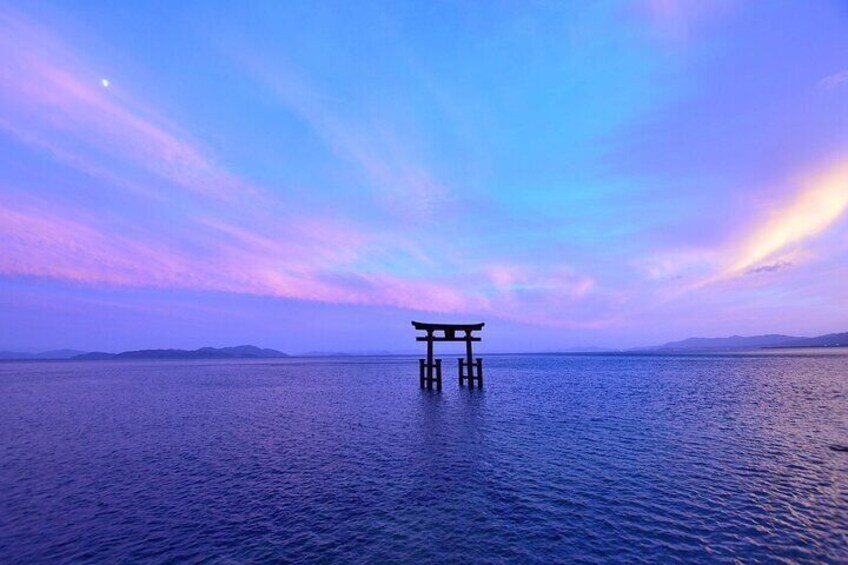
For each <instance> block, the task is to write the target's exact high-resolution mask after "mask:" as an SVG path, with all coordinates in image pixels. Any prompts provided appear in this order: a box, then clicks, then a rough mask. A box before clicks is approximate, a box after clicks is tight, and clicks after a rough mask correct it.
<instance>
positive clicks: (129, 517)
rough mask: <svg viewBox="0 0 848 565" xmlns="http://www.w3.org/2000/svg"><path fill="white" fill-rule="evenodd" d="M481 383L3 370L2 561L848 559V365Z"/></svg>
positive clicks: (240, 372) (409, 366) (613, 369)
mask: <svg viewBox="0 0 848 565" xmlns="http://www.w3.org/2000/svg"><path fill="white" fill-rule="evenodd" d="M446 363H447V361H446ZM449 367H450V368H451V369H453V366H452V365H449ZM486 369H487V373H486V387H485V389H483V390H467V389H459V387H458V385H457V383H456V382H455V379H454V378H453V377H451V378H446V383H445V387H444V389H443V391H442V392H441V393H437V392H431V391H426V390H423V391H422V390H420V389H419V388H418V382H417V381H418V379H417V365H416V362H415V361H414V360H412V359H399V358H393V359H353V360H297V359H291V360H283V361H279V360H274V361H255V362H254V361H238V362H237V361H232V362H228V361H209V362H204V361H176V362H158V361H147V362H142V361H139V362H117V361H102V362H28V363H2V364H0V562H3V563H29V562H68V561H72V562H108V563H114V562H138V561H150V562H166V561H167V562H193V561H211V562H224V563H238V562H252V561H297V562H312V561H320V562H344V563H347V562H360V563H375V562H389V561H395V562H396V561H399V560H405V561H410V560H411V561H422V562H446V561H453V562H457V561H463V562H467V561H476V562H520V563H534V562H535V563H550V562H554V561H570V562H621V563H637V562H654V563H669V562H731V561H733V560H735V559H738V560H740V561H742V562H751V563H753V562H764V563H765V562H828V563H848V452H842V451H838V450H836V449H833V447H834V446H848V356H844V355H829V356H809V355H807V356H803V355H802V356H785V355H766V356H720V357H695V356H690V357H683V356H681V357H626V356H526V357H517V356H516V357H509V356H504V357H494V356H492V357H489V358H488V359H487V360H486ZM446 372H447V374H448V375H452V374H453V370H448V371H446ZM210 558H211V559H210Z"/></svg>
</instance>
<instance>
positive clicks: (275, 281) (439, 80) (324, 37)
mask: <svg viewBox="0 0 848 565" xmlns="http://www.w3.org/2000/svg"><path fill="white" fill-rule="evenodd" d="M846 211H848V3H846V2H844V1H836V0H810V1H804V2H794V1H779V0H775V1H764V2H749V1H743V0H739V1H732V0H703V1H695V0H679V1H675V0H634V1H630V2H628V1H611V2H604V1H602V0H601V1H592V2H588V1H587V2H582V1H576V0H575V1H570V2H548V1H545V2H528V1H515V2H513V1H508V0H504V1H497V2H471V1H469V2H462V1H438V0H428V1H421V2H414V1H402V2H389V1H386V2H370V1H362V2H330V1H327V2H314V1H305V2H298V1H289V2H276V1H271V0H269V1H265V2H263V1H256V2H214V1H213V2H208V1H192V0H187V1H185V2H157V1H151V2H109V1H95V0H82V1H80V0H76V1H73V2H55V1H50V0H45V1H43V2H37V3H30V2H4V1H3V0H0V349H3V350H16V351H21V350H24V351H38V350H44V349H52V348H59V347H62V348H64V347H69V348H76V349H83V350H100V351H121V350H126V349H138V348H153V347H184V348H194V347H200V346H205V345H213V346H226V345H236V344H242V343H252V344H256V345H261V346H265V347H275V348H278V349H281V350H283V351H287V352H293V353H297V352H307V351H374V350H385V351H414V350H415V349H416V344H415V343H414V331H413V329H412V327H411V326H410V324H409V322H410V320H413V319H414V320H421V321H452V322H477V321H485V322H486V328H485V330H484V332H483V337H484V340H483V343H482V344H481V346H482V347H481V349H482V350H483V351H484V352H485V351H490V352H509V351H555V350H561V349H566V348H572V347H591V346H595V347H613V348H626V347H636V346H643V345H652V344H657V343H663V342H666V341H670V340H676V339H682V338H686V337H689V336H703V337H712V336H724V335H733V334H742V335H753V334H762V333H786V334H791V335H819V334H824V333H831V332H838V331H848V283H846V281H848V237H846V236H848V217H846V216H848V213H846Z"/></svg>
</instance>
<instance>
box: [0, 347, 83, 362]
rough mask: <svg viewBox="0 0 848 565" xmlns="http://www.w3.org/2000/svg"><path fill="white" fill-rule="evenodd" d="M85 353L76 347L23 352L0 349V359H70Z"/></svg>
mask: <svg viewBox="0 0 848 565" xmlns="http://www.w3.org/2000/svg"><path fill="white" fill-rule="evenodd" d="M82 353H85V352H84V351H80V350H78V349H54V350H52V351H42V352H41V353H23V352H20V351H0V359H5V360H25V359H72V358H74V357H75V356H77V355H80V354H82Z"/></svg>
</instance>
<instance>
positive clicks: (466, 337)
mask: <svg viewBox="0 0 848 565" xmlns="http://www.w3.org/2000/svg"><path fill="white" fill-rule="evenodd" d="M412 325H413V327H415V329H416V330H421V331H425V332H427V334H426V335H419V336H418V337H416V338H415V341H426V342H427V359H419V360H418V372H419V375H420V380H421V386H422V387H423V386H424V385H425V384H426V385H427V388H432V386H433V383H434V382H435V383H436V386H437V387H438V388H442V360H441V359H433V343H434V342H436V341H464V342H465V359H463V358H462V357H460V358H459V386H462V385H463V382H464V381H466V380H467V381H468V386H470V387H472V388H473V387H474V381H475V380H476V381H477V385H478V386H480V387H482V386H483V359H482V358H480V357H478V358H477V359H476V360H475V359H474V356H473V353H472V351H471V343H472V342H475V341H481V338H479V337H475V336H473V335H471V334H472V332H478V331H481V330H482V329H483V326H484V325H485V324H484V323H482V322H481V323H479V324H428V323H424V322H415V321H413V322H412ZM436 332H440V333H441V335H437V334H436ZM458 333H461V334H463V335H457V334H458ZM475 366H476V368H477V370H476V371H475V370H474V368H475ZM475 373H476V374H475Z"/></svg>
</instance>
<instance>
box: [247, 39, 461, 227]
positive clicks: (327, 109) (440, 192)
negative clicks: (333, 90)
mask: <svg viewBox="0 0 848 565" xmlns="http://www.w3.org/2000/svg"><path fill="white" fill-rule="evenodd" d="M240 64H241V67H242V68H243V69H246V70H247V71H248V72H249V73H251V74H252V75H253V77H254V78H255V79H256V80H258V81H259V82H260V83H261V84H262V85H264V87H265V88H267V89H269V90H270V91H271V92H273V94H274V95H275V96H276V97H277V99H278V100H280V101H281V102H282V103H283V104H284V105H285V106H286V107H287V108H288V109H289V110H290V111H291V112H292V113H293V114H294V115H295V116H297V117H298V118H299V119H300V120H302V121H303V122H304V123H306V124H307V125H308V126H309V127H310V128H312V131H313V132H314V133H315V135H316V136H317V137H318V138H319V139H321V140H322V141H323V142H324V144H325V145H326V147H327V148H328V149H329V150H330V151H331V152H332V153H333V154H334V155H335V156H336V157H337V158H339V159H340V160H342V161H343V162H344V163H346V164H348V165H352V166H353V167H354V168H355V173H356V174H355V175H354V177H356V176H359V177H360V178H361V179H363V180H364V183H365V184H366V186H368V187H369V188H370V189H371V191H372V192H373V194H374V196H376V198H377V200H378V202H379V203H380V204H382V205H383V207H384V209H385V210H388V211H390V212H391V213H392V214H396V215H399V216H400V217H401V218H402V219H404V220H410V219H411V220H417V221H421V220H427V219H430V218H431V217H432V216H433V214H435V213H436V212H437V211H438V210H439V209H440V207H441V205H442V204H443V203H444V202H445V201H446V199H447V198H448V197H449V194H450V193H449V190H448V187H447V186H446V185H445V184H444V183H443V182H441V181H440V180H439V179H438V178H437V177H436V175H434V174H433V172H432V171H431V168H430V167H428V166H427V165H426V164H425V163H423V162H422V160H421V159H420V158H416V157H414V156H413V153H414V151H413V150H412V149H411V144H410V142H409V139H405V136H410V135H414V134H413V133H412V132H405V133H404V134H400V133H397V132H395V131H393V128H392V127H391V126H390V125H389V124H386V123H380V121H378V120H377V118H376V117H374V116H371V117H370V118H368V119H363V118H360V119H358V120H356V119H354V118H353V117H351V116H345V115H344V114H343V113H342V112H340V111H338V110H336V109H334V108H333V106H334V104H333V100H332V99H331V98H329V97H327V96H325V95H323V94H321V93H320V92H319V91H318V90H317V89H316V88H315V87H314V86H313V85H311V84H310V83H309V82H308V81H307V80H306V79H305V78H304V77H303V76H301V75H300V74H299V73H297V72H295V71H294V70H293V68H292V67H291V66H290V65H287V64H285V63H284V62H281V61H279V60H277V61H275V62H274V63H273V64H272V63H270V62H269V61H267V60H265V59H264V58H262V57H261V56H257V55H255V54H247V55H244V56H243V57H241V59H240ZM336 105H337V104H336Z"/></svg>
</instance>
